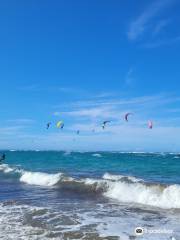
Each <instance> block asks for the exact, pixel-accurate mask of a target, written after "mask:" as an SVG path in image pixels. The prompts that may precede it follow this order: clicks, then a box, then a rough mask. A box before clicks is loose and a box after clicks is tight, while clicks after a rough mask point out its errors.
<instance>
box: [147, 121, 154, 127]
mask: <svg viewBox="0 0 180 240" xmlns="http://www.w3.org/2000/svg"><path fill="white" fill-rule="evenodd" d="M148 128H149V129H152V128H153V122H152V121H151V120H149V121H148Z"/></svg>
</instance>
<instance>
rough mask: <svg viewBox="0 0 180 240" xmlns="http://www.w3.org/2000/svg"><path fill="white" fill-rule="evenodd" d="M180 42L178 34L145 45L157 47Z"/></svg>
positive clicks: (146, 46)
mask: <svg viewBox="0 0 180 240" xmlns="http://www.w3.org/2000/svg"><path fill="white" fill-rule="evenodd" d="M179 42H180V36H177V37H175V38H168V39H161V40H158V41H154V42H149V43H146V44H144V45H143V46H144V47H145V48H156V47H161V46H168V45H172V44H175V43H179Z"/></svg>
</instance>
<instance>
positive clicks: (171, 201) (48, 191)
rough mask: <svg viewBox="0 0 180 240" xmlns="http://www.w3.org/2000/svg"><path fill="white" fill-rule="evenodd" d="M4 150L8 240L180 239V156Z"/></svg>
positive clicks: (0, 213)
mask: <svg viewBox="0 0 180 240" xmlns="http://www.w3.org/2000/svg"><path fill="white" fill-rule="evenodd" d="M5 153H6V160H5V162H3V164H1V165H0V239H2V240H10V239H13V240H19V239H24V240H39V239H42V240H46V239H60V240H61V239H63V240H64V239H65V240H66V239H67V240H68V239H69V240H70V239H83V240H84V239H87V240H100V239H108V240H116V239H120V240H133V239H143V240H144V239H147V240H149V239H158V240H165V239H168V240H170V239H171V240H175V239H176V240H179V239H180V154H176V153H122V152H63V151H59V152H58V151H5ZM137 227H141V228H142V231H144V233H143V234H142V235H141V236H138V235H137V233H136V232H135V229H136V228H137Z"/></svg>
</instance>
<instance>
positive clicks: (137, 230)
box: [135, 227, 144, 236]
mask: <svg viewBox="0 0 180 240" xmlns="http://www.w3.org/2000/svg"><path fill="white" fill-rule="evenodd" d="M143 233H144V230H143V228H142V227H137V228H135V234H136V235H137V236H140V235H143Z"/></svg>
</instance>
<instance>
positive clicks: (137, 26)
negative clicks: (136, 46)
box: [127, 0, 173, 40]
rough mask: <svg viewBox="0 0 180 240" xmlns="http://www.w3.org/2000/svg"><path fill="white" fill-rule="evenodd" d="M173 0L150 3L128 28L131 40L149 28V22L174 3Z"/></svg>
mask: <svg viewBox="0 0 180 240" xmlns="http://www.w3.org/2000/svg"><path fill="white" fill-rule="evenodd" d="M172 2H173V1H171V0H159V1H156V2H154V3H153V4H152V5H150V6H149V7H148V8H147V9H145V11H144V12H143V13H142V14H141V15H140V16H138V18H137V19H136V20H134V21H133V22H132V23H131V24H130V27H129V30H128V33H127V35H128V38H129V40H136V39H137V38H138V37H139V36H141V35H142V34H143V33H144V32H145V31H146V30H147V28H148V26H149V22H150V21H151V20H152V19H153V18H154V17H156V16H157V15H158V14H159V13H160V12H161V11H162V10H163V9H164V8H166V7H167V6H169V5H170V4H172Z"/></svg>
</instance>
